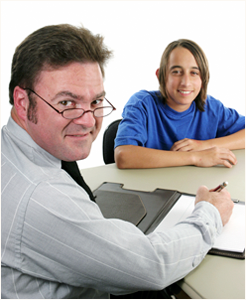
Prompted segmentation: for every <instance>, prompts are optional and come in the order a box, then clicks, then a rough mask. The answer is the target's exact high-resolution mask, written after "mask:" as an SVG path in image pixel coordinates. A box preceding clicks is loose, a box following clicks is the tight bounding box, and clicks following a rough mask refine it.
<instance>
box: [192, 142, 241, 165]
mask: <svg viewBox="0 0 246 300" xmlns="http://www.w3.org/2000/svg"><path fill="white" fill-rule="evenodd" d="M191 154H192V155H193V164H194V165H195V166H197V167H212V166H216V165H224V166H225V167H227V168H231V167H232V166H233V165H236V164H237V159H236V156H235V155H234V153H233V152H231V151H230V150H229V149H226V148H218V147H214V148H210V149H206V150H202V151H194V152H192V153H191Z"/></svg>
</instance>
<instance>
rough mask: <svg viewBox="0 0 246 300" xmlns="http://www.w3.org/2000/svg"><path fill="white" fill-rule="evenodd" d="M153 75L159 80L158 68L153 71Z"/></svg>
mask: <svg viewBox="0 0 246 300" xmlns="http://www.w3.org/2000/svg"><path fill="white" fill-rule="evenodd" d="M155 75H156V77H157V79H158V80H159V68H158V69H157V70H156V71H155Z"/></svg>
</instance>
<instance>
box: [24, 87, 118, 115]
mask: <svg viewBox="0 0 246 300" xmlns="http://www.w3.org/2000/svg"><path fill="white" fill-rule="evenodd" d="M22 89H23V90H29V91H30V92H32V93H33V94H35V95H36V96H38V97H39V98H40V99H41V100H43V101H44V102H45V103H46V104H48V105H49V106H50V107H52V108H53V109H54V110H55V111H56V112H57V113H58V114H61V115H62V116H63V118H65V119H69V120H72V119H77V118H80V117H82V116H83V115H84V114H85V113H87V112H91V113H92V114H93V116H94V117H96V118H102V117H106V116H108V115H109V114H111V112H112V111H114V110H116V108H115V107H114V106H113V104H111V103H110V102H109V101H108V99H106V98H105V97H104V99H105V100H106V101H107V102H108V103H109V104H110V106H102V107H97V108H95V109H94V110H84V109H83V108H68V109H64V110H63V111H59V110H57V109H56V108H55V107H54V106H52V105H51V104H50V103H49V102H47V101H46V100H45V99H44V98H42V97H41V96H40V95H38V94H37V93H36V92H35V91H34V90H32V89H30V88H22Z"/></svg>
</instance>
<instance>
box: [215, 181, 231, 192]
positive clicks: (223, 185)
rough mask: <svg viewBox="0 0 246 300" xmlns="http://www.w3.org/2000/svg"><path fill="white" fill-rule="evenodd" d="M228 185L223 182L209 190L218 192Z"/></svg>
mask: <svg viewBox="0 0 246 300" xmlns="http://www.w3.org/2000/svg"><path fill="white" fill-rule="evenodd" d="M227 185H228V182H227V181H224V182H223V183H222V184H220V185H218V186H217V187H216V188H215V189H213V190H211V191H212V192H220V191H221V190H222V189H223V188H225V187H226V186H227Z"/></svg>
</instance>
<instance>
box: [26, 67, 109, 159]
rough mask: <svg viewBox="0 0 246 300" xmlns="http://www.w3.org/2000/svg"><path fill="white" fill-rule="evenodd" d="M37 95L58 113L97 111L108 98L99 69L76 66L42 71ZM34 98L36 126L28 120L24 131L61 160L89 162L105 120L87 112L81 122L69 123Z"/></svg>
mask: <svg viewBox="0 0 246 300" xmlns="http://www.w3.org/2000/svg"><path fill="white" fill-rule="evenodd" d="M34 91H35V92H36V93H37V94H38V95H40V96H41V97H42V98H44V99H45V100H47V102H49V103H50V104H51V105H52V106H54V107H55V108H56V109H57V110H59V111H63V110H64V109H66V108H70V107H77V108H83V109H84V110H94V109H95V108H96V107H98V105H99V104H98V103H100V101H97V100H103V99H104V94H105V92H104V87H103V78H102V74H101V70H100V67H99V65H98V64H97V63H77V62H75V63H71V64H70V65H68V66H65V67H61V68H59V69H56V70H54V69H51V70H44V71H42V72H41V74H40V76H39V78H38V82H37V84H36V85H35V87H34ZM31 96H32V97H34V98H35V100H36V102H37V111H36V116H37V124H35V123H34V122H32V121H30V120H28V119H27V118H26V121H25V122H26V124H25V126H26V128H25V129H26V130H27V132H28V133H29V134H30V136H31V137H32V138H33V140H34V141H35V142H36V143H37V144H38V145H39V146H40V147H42V148H43V149H45V150H46V151H48V152H49V153H51V154H52V155H53V156H55V157H57V158H59V159H61V160H65V161H74V160H80V159H84V158H86V157H87V156H88V155H89V153H90V149H91V144H92V142H93V141H94V140H95V139H96V137H97V135H98V133H99V131H100V129H101V126H102V119H103V118H95V117H94V116H93V114H92V113H91V112H87V113H85V114H84V115H83V116H82V117H80V118H77V119H74V120H68V119H65V118H64V117H63V116H62V115H61V114H58V113H57V112H56V111H55V110H54V109H52V108H51V107H50V106H49V105H47V103H45V102H44V101H43V100H41V99H40V98H38V97H37V96H36V95H35V94H33V93H32V94H31ZM100 105H102V104H100Z"/></svg>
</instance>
